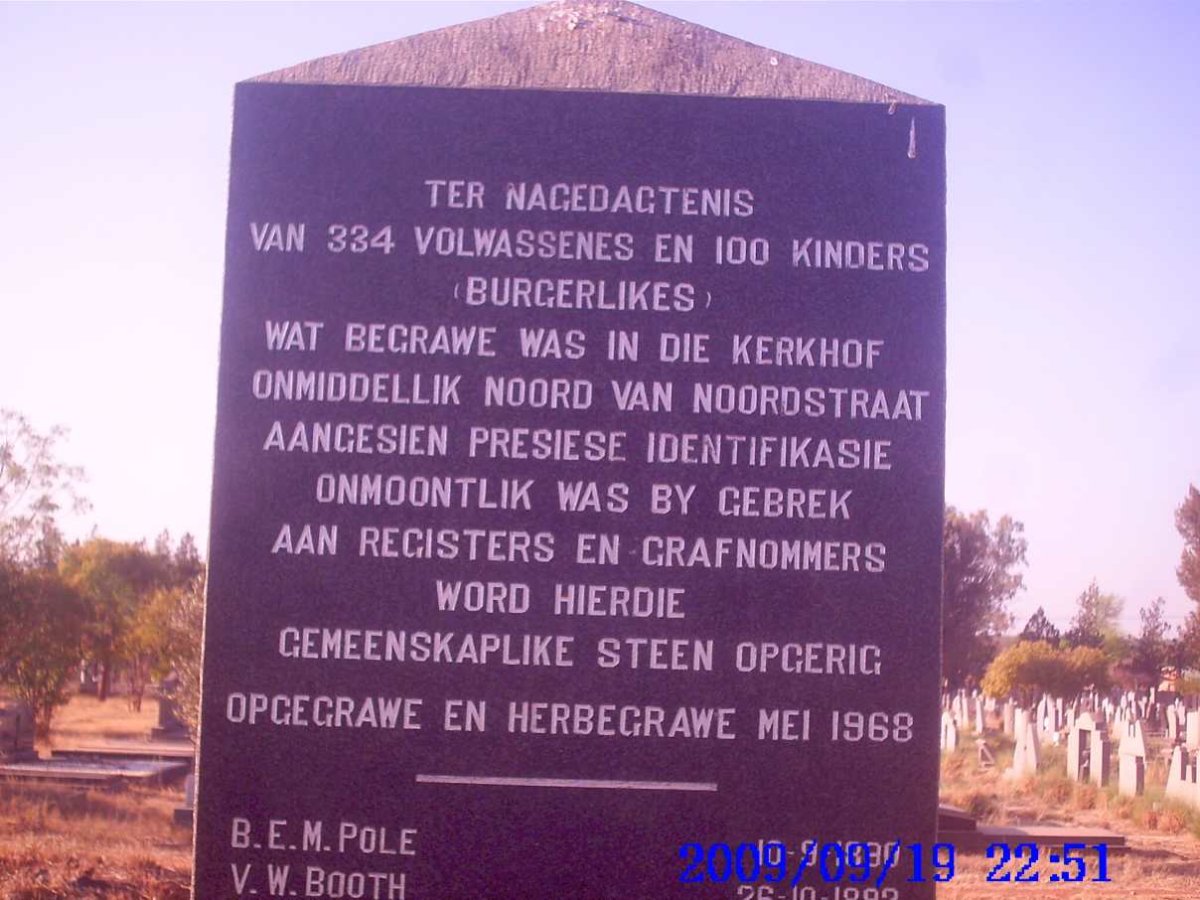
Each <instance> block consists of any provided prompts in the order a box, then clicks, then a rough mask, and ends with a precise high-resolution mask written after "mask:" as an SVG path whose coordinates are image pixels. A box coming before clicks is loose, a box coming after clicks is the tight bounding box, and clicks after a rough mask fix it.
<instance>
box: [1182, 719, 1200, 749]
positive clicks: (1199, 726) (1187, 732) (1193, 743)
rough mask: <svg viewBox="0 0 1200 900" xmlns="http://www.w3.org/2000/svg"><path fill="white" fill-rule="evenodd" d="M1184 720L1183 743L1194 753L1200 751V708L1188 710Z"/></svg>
mask: <svg viewBox="0 0 1200 900" xmlns="http://www.w3.org/2000/svg"><path fill="white" fill-rule="evenodd" d="M1183 721H1184V734H1183V745H1184V746H1185V747H1187V748H1188V749H1189V750H1191V751H1192V753H1193V754H1194V753H1200V710H1194V709H1192V710H1188V712H1187V713H1186V718H1185V719H1184V720H1183Z"/></svg>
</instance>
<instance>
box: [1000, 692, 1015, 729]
mask: <svg viewBox="0 0 1200 900" xmlns="http://www.w3.org/2000/svg"><path fill="white" fill-rule="evenodd" d="M1015 716H1016V704H1015V703H1013V702H1012V701H1011V700H1005V701H1004V709H1003V711H1002V712H1001V728H1002V729H1003V730H1004V734H1005V735H1006V736H1008V737H1012V736H1013V735H1014V734H1015V731H1014V718H1015Z"/></svg>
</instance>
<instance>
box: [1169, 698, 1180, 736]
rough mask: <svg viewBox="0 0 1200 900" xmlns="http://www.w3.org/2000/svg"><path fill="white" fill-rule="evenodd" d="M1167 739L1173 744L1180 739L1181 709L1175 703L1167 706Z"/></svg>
mask: <svg viewBox="0 0 1200 900" xmlns="http://www.w3.org/2000/svg"><path fill="white" fill-rule="evenodd" d="M1167 740H1168V741H1169V742H1170V743H1172V744H1174V743H1175V742H1176V741H1178V740H1179V711H1178V710H1177V709H1176V708H1175V704H1174V703H1172V704H1170V705H1169V706H1168V707H1167Z"/></svg>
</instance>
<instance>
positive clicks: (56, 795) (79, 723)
mask: <svg viewBox="0 0 1200 900" xmlns="http://www.w3.org/2000/svg"><path fill="white" fill-rule="evenodd" d="M157 718H158V707H157V704H156V703H155V701H153V700H147V701H146V702H145V703H144V704H143V705H142V710H141V712H136V713H135V712H133V711H131V710H130V709H129V707H128V705H127V704H126V702H125V700H124V699H123V698H113V699H110V700H108V701H107V702H105V703H100V702H99V701H98V700H96V698H95V697H85V696H78V697H75V698H73V699H72V700H71V702H70V703H69V704H68V705H67V706H66V707H64V708H63V709H61V710H60V711H59V712H58V713H57V714H56V716H55V718H54V722H53V728H52V733H51V738H50V741H49V744H48V745H46V746H43V747H41V748H40V749H42V750H43V751H44V750H46V749H49V747H66V746H70V745H72V744H80V743H88V742H96V741H100V740H111V739H128V738H145V737H146V736H147V735H148V733H149V731H150V729H151V727H153V725H154V724H155V722H156V721H157ZM182 803H183V790H182V788H179V787H176V788H158V789H156V788H141V787H135V788H127V789H124V790H115V791H114V790H94V789H92V790H88V789H79V788H70V787H59V786H51V785H26V784H22V783H20V782H3V781H0V898H4V900H52V898H53V900H59V898H62V900H66V898H71V900H92V898H104V900H116V898H120V900H186V898H187V897H188V895H189V884H190V881H191V865H192V859H191V857H192V834H191V829H189V828H186V827H180V826H178V825H175V824H174V820H173V814H174V809H175V807H177V806H180V805H182Z"/></svg>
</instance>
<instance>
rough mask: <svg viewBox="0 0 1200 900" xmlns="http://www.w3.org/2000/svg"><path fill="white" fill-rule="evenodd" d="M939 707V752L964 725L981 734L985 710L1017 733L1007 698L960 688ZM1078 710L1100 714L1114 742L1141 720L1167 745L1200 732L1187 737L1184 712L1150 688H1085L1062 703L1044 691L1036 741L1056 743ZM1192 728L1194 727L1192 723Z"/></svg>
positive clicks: (955, 740)
mask: <svg viewBox="0 0 1200 900" xmlns="http://www.w3.org/2000/svg"><path fill="white" fill-rule="evenodd" d="M942 709H943V715H942V749H944V750H951V749H954V748H955V747H957V746H958V738H959V734H958V732H959V731H961V730H962V729H964V728H965V729H970V730H972V731H974V732H975V733H976V734H986V733H987V731H988V728H987V721H988V716H989V714H996V715H998V717H999V718H1000V720H1001V727H1002V728H1003V730H1004V733H1005V734H1006V735H1007V736H1009V737H1013V738H1015V737H1016V736H1017V728H1016V710H1017V706H1016V704H1015V703H1014V702H1013V701H1012V700H1011V699H1010V700H1006V701H1005V702H1004V703H1003V704H997V702H996V701H995V700H994V699H992V698H990V697H987V698H985V697H984V696H983V695H981V694H980V693H979V692H978V691H976V692H974V693H972V694H968V693H967V692H966V691H965V690H960V691H957V692H956V693H954V694H952V695H951V694H948V695H943V698H942ZM1083 710H1095V711H1096V712H1097V714H1098V715H1100V716H1102V717H1103V719H1104V721H1106V722H1108V723H1109V737H1110V738H1111V739H1112V740H1114V741H1116V740H1120V738H1121V735H1122V733H1123V732H1124V731H1125V730H1126V729H1127V728H1128V727H1129V725H1130V724H1131V723H1133V722H1145V723H1146V724H1147V725H1148V726H1149V727H1151V728H1153V729H1154V730H1155V731H1158V730H1160V729H1161V728H1162V727H1163V725H1164V724H1165V731H1166V736H1167V740H1168V741H1169V742H1170V743H1172V744H1174V743H1187V744H1192V745H1194V744H1195V743H1196V741H1197V740H1200V734H1196V735H1192V734H1190V733H1188V732H1187V731H1186V726H1185V723H1186V721H1187V715H1188V710H1187V708H1186V707H1185V706H1184V704H1183V702H1182V701H1180V700H1175V701H1174V702H1172V703H1167V704H1163V703H1160V702H1158V700H1157V698H1156V692H1155V691H1154V690H1153V689H1151V690H1150V691H1149V692H1148V693H1147V694H1143V695H1140V696H1139V695H1137V694H1135V693H1134V692H1132V691H1131V692H1129V693H1127V694H1124V695H1122V696H1121V697H1120V699H1119V700H1117V701H1116V702H1114V701H1113V700H1112V699H1110V698H1107V697H1101V696H1100V695H1099V694H1096V693H1095V692H1089V693H1088V694H1085V695H1083V696H1081V697H1080V698H1078V699H1076V700H1075V701H1073V702H1071V703H1066V702H1064V700H1063V699H1062V698H1061V697H1050V696H1048V695H1045V696H1043V697H1042V698H1041V700H1039V701H1038V703H1037V706H1036V707H1035V715H1034V717H1033V722H1034V724H1035V727H1036V728H1037V731H1038V738H1039V740H1040V741H1041V742H1042V743H1053V744H1059V743H1060V742H1061V740H1062V737H1063V735H1064V734H1069V733H1070V731H1071V729H1072V728H1073V727H1074V724H1075V719H1076V718H1077V717H1078V716H1079V715H1080V713H1081V712H1082V711H1083ZM1197 727H1200V726H1195V725H1194V726H1193V728H1197Z"/></svg>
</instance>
